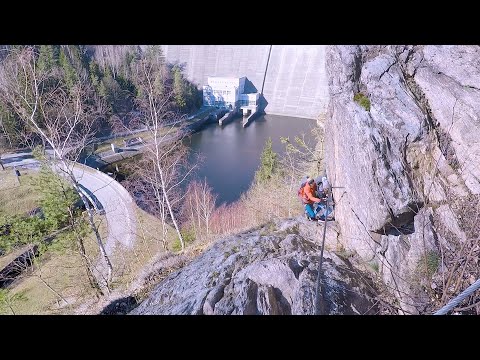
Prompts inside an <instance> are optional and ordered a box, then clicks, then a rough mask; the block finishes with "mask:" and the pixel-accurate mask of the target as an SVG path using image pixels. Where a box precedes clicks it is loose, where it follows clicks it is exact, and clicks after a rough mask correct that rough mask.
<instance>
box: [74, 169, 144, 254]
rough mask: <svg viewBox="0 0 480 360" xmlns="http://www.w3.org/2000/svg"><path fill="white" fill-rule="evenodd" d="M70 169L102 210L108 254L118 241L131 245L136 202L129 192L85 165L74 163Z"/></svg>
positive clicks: (129, 246) (133, 237)
mask: <svg viewBox="0 0 480 360" xmlns="http://www.w3.org/2000/svg"><path fill="white" fill-rule="evenodd" d="M73 172H74V175H75V177H76V178H77V180H78V182H79V183H80V184H82V185H83V186H85V187H86V188H87V189H89V190H90V191H91V192H92V193H93V194H94V195H95V196H96V197H97V199H98V200H99V201H100V203H101V204H102V205H103V207H104V209H105V218H106V220H107V228H108V236H107V239H106V241H105V251H106V252H107V255H109V256H110V255H112V252H113V250H114V249H115V246H117V245H119V244H121V245H123V246H125V247H126V248H131V247H132V246H133V244H134V243H135V238H136V216H135V202H134V201H133V199H132V197H131V196H130V194H129V193H128V191H127V190H126V189H125V188H124V187H123V186H122V185H120V183H118V182H117V181H116V180H114V179H112V178H111V177H110V176H108V175H106V174H104V173H102V172H100V171H97V170H95V169H92V168H89V167H87V166H84V165H81V164H75V167H74V169H73Z"/></svg>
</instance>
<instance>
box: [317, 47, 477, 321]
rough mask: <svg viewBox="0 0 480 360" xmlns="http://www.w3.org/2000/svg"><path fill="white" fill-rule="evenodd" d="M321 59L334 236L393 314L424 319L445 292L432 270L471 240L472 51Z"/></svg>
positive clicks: (345, 52) (358, 50)
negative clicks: (375, 281) (387, 297)
mask: <svg viewBox="0 0 480 360" xmlns="http://www.w3.org/2000/svg"><path fill="white" fill-rule="evenodd" d="M326 57H327V58H326V66H327V72H328V74H329V86H330V96H331V98H330V104H329V109H328V113H327V120H326V125H325V149H326V168H327V174H328V176H329V178H330V179H331V180H332V183H333V185H334V186H337V187H338V188H336V189H334V195H335V199H336V214H335V217H336V220H337V222H338V224H339V239H340V241H341V242H342V243H343V244H345V246H346V247H347V248H350V249H354V250H355V251H357V252H358V254H359V255H361V256H362V258H363V259H364V260H365V261H368V262H376V263H377V264H378V266H379V270H380V274H381V275H382V277H383V280H384V282H385V285H386V287H387V290H388V291H389V292H391V294H392V295H394V296H395V297H396V298H397V299H398V300H399V307H400V308H401V309H402V310H401V312H404V313H428V312H429V311H430V310H431V309H432V306H435V304H434V303H435V301H432V299H433V300H435V297H436V295H438V294H442V293H443V291H444V290H445V291H447V290H448V291H450V290H449V289H441V286H439V285H438V283H436V282H435V277H434V276H433V277H432V275H431V272H432V271H431V270H432V269H433V270H435V271H437V273H438V272H439V271H442V269H443V271H444V270H445V269H446V268H447V266H446V264H445V263H442V262H441V259H442V258H443V259H444V262H445V259H446V258H448V255H449V254H453V253H455V251H460V249H461V248H462V244H465V242H466V241H469V240H471V239H472V238H473V236H475V235H474V234H475V228H476V227H477V226H476V225H475V224H476V223H477V222H476V221H472V222H471V223H470V222H469V221H468V218H469V217H470V218H471V219H474V218H475V214H477V215H478V213H480V208H478V204H479V203H480V201H479V200H480V197H479V195H480V167H479V166H478V164H479V162H480V142H479V141H478V138H479V136H480V118H479V117H480V85H479V84H480V47H478V46H330V47H328V49H327V52H326ZM357 93H362V94H364V95H365V96H366V97H367V98H368V99H369V102H370V109H368V107H362V106H361V105H359V104H358V103H357V102H355V101H354V95H355V94H357ZM466 214H468V215H466ZM462 216H463V218H462ZM477 234H478V232H477ZM476 251H477V253H474V254H477V256H478V250H476ZM469 256H470V255H469ZM424 264H425V265H424ZM422 273H424V274H422ZM422 275H426V276H422ZM426 280H428V282H426ZM457 285H458V284H457ZM458 288H461V286H456V289H458ZM432 289H433V290H434V291H432ZM453 292H454V291H453Z"/></svg>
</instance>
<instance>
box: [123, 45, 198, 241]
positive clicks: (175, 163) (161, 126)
mask: <svg viewBox="0 0 480 360" xmlns="http://www.w3.org/2000/svg"><path fill="white" fill-rule="evenodd" d="M154 55H155V54H153V53H151V54H149V56H146V57H144V58H142V59H140V60H138V61H136V62H134V63H133V67H132V72H133V78H134V79H135V85H136V87H137V90H138V92H139V96H138V97H137V102H138V105H139V108H140V110H141V113H142V119H143V122H144V126H145V127H146V128H147V130H148V131H149V132H150V138H151V140H150V142H149V143H148V144H147V145H146V148H145V152H144V164H145V165H146V166H145V167H144V169H143V170H142V172H141V174H140V176H141V177H142V178H143V179H145V180H146V182H147V183H149V184H150V186H151V187H152V189H153V192H154V194H155V199H156V202H157V206H158V210H159V213H160V215H161V216H162V221H164V222H165V220H166V215H167V213H168V216H169V219H170V220H171V222H172V223H173V226H174V228H175V230H176V232H177V235H178V238H179V240H180V244H181V247H182V250H183V249H184V248H185V243H184V240H183V236H182V234H181V232H180V226H179V223H178V221H177V218H176V214H175V203H177V204H178V203H179V202H180V201H181V200H182V199H183V196H175V195H174V193H175V192H177V195H178V189H179V188H180V185H181V184H182V183H183V182H184V181H185V179H186V178H187V176H188V175H189V173H190V172H191V171H192V168H191V169H190V170H188V171H184V172H183V173H181V172H180V171H179V168H180V167H181V165H182V164H185V158H186V154H187V151H186V148H185V146H184V145H183V141H182V140H183V137H184V136H185V131H184V130H183V129H182V126H181V124H182V121H181V120H182V119H181V118H180V117H179V116H178V114H175V113H174V112H173V111H172V110H171V109H172V90H171V85H170V84H169V83H168V80H169V79H168V70H167V68H166V66H165V63H164V62H163V59H162V57H161V56H154ZM165 207H166V210H167V212H166V213H165V212H164V211H163V209H165Z"/></svg>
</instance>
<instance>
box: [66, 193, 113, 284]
mask: <svg viewBox="0 0 480 360" xmlns="http://www.w3.org/2000/svg"><path fill="white" fill-rule="evenodd" d="M75 190H77V192H78V194H79V195H80V198H81V199H82V201H83V204H84V205H85V208H86V209H87V213H88V222H89V224H90V227H91V229H92V230H93V232H94V233H95V238H96V240H97V244H98V247H99V249H100V253H101V254H102V256H103V259H104V260H105V263H106V264H107V269H108V274H107V281H106V282H107V283H106V286H107V289H108V286H109V284H110V282H111V281H112V271H113V267H112V263H111V262H110V258H109V257H108V255H107V252H106V251H105V247H104V246H103V242H102V237H101V236H100V232H99V231H98V228H97V226H96V225H95V222H94V220H93V211H92V208H91V207H90V204H89V202H88V199H87V198H85V195H83V194H82V192H81V191H80V189H79V188H78V185H77V184H75Z"/></svg>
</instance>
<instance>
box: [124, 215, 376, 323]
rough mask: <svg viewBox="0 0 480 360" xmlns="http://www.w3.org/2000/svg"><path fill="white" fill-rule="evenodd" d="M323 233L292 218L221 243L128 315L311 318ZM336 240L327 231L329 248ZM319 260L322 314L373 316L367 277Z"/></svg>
mask: <svg viewBox="0 0 480 360" xmlns="http://www.w3.org/2000/svg"><path fill="white" fill-rule="evenodd" d="M330 225H331V226H330ZM322 231H323V226H322V225H317V224H316V223H312V222H307V221H306V220H304V219H289V220H286V221H280V222H277V223H269V224H266V225H265V226H262V227H260V228H257V229H253V230H250V231H247V232H245V233H242V234H239V235H235V236H231V237H228V238H225V239H222V240H219V241H217V242H216V243H215V244H213V245H212V246H211V247H210V248H209V249H208V250H206V251H205V252H204V253H203V254H201V255H200V256H198V257H197V258H196V259H195V260H193V261H192V262H191V263H190V264H188V265H187V266H185V267H184V268H182V269H181V270H178V271H176V272H174V273H172V274H171V275H169V276H168V277H167V278H165V279H164V280H163V281H161V282H160V283H159V284H158V285H157V286H156V287H155V289H154V290H153V291H152V292H151V293H150V295H149V296H148V298H147V299H146V300H145V301H143V302H142V303H141V304H140V305H139V306H138V307H137V308H136V309H134V310H133V311H132V312H131V314H219V315H220V314H245V315H247V314H248V315H255V314H272V315H273V314H314V313H315V299H316V296H315V294H316V280H317V268H318V262H319V255H320V245H319V242H320V240H321V238H322V237H321V232H322ZM337 235H338V234H337V229H336V227H335V224H334V223H331V224H329V227H327V237H326V239H327V240H326V242H327V245H328V247H329V248H335V247H336V246H337V245H338V244H337ZM324 256H325V258H324V259H325V260H324V262H323V266H322V268H323V272H322V273H323V276H322V287H321V289H322V291H321V294H323V296H321V297H320V299H321V301H320V302H319V305H320V306H319V309H320V312H321V313H322V314H374V313H377V312H378V306H377V305H376V302H375V297H376V290H375V289H374V287H373V284H372V282H371V281H370V280H369V278H368V275H367V274H365V273H362V272H360V271H359V270H357V269H355V268H354V267H353V266H352V264H351V263H350V262H349V260H348V259H346V258H342V257H340V256H338V255H336V254H335V253H334V252H331V251H325V253H324Z"/></svg>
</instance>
